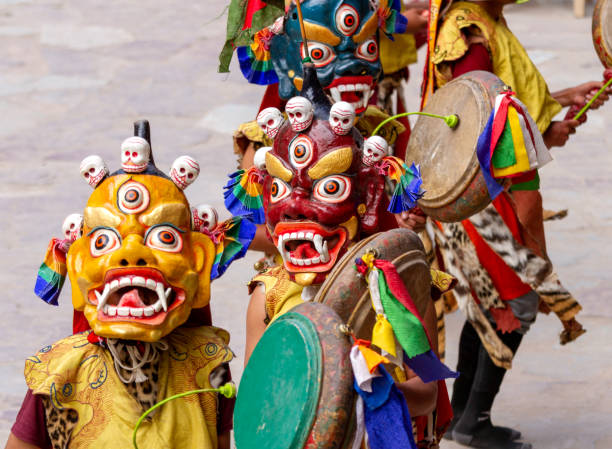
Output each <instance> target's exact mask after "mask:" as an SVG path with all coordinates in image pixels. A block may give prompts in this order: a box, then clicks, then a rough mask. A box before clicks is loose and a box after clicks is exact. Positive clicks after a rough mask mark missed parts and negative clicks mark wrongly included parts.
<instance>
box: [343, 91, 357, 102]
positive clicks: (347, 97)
mask: <svg viewBox="0 0 612 449" xmlns="http://www.w3.org/2000/svg"><path fill="white" fill-rule="evenodd" d="M340 97H341V98H342V101H348V102H349V103H356V102H358V101H360V100H361V97H360V96H359V95H357V93H356V91H350V92H342V93H341V94H340Z"/></svg>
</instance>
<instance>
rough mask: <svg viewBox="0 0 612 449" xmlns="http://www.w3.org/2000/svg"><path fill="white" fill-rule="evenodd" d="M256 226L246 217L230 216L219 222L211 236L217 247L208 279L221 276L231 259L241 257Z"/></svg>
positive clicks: (251, 239)
mask: <svg viewBox="0 0 612 449" xmlns="http://www.w3.org/2000/svg"><path fill="white" fill-rule="evenodd" d="M256 230H257V227H256V226H255V223H253V221H252V220H251V219H249V218H248V217H244V216H242V217H232V218H230V219H229V220H226V221H224V222H223V223H221V224H220V225H219V226H218V227H217V228H216V229H215V230H213V232H212V233H211V237H212V238H213V241H214V243H215V245H216V248H217V254H216V255H215V260H214V262H213V266H212V269H211V271H210V279H211V280H214V279H217V278H218V277H219V276H221V275H222V274H223V273H224V272H225V270H226V269H227V267H229V266H230V265H231V264H232V262H233V261H235V260H237V259H240V258H241V257H243V256H244V255H245V254H246V252H247V250H248V249H249V246H250V244H251V242H252V241H253V238H254V237H255V231H256Z"/></svg>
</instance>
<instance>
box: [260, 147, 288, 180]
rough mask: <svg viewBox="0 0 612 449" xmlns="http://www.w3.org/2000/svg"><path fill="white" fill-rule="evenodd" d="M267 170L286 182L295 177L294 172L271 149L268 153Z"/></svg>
mask: <svg viewBox="0 0 612 449" xmlns="http://www.w3.org/2000/svg"><path fill="white" fill-rule="evenodd" d="M266 170H267V171H268V173H270V175H271V176H274V177H276V178H280V179H282V180H283V181H285V182H290V181H291V180H292V179H293V173H292V172H291V170H289V169H288V168H286V167H285V166H284V165H283V163H282V162H281V160H280V159H279V158H277V157H276V156H274V155H273V154H272V153H271V152H270V151H268V152H267V153H266Z"/></svg>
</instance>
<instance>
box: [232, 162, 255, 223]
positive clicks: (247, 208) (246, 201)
mask: <svg viewBox="0 0 612 449" xmlns="http://www.w3.org/2000/svg"><path fill="white" fill-rule="evenodd" d="M262 183H263V177H262V175H261V173H260V172H259V170H258V169H257V168H256V167H251V168H249V169H248V170H246V171H245V170H238V171H237V172H235V173H233V174H231V175H230V179H229V181H228V182H227V184H226V185H225V192H224V193H223V195H224V197H225V207H226V208H227V210H228V211H230V213H231V214H232V215H234V216H246V217H247V218H248V217H250V218H251V219H252V220H253V222H255V223H256V224H263V223H265V220H266V219H265V215H264V209H263V200H262V190H263V185H262Z"/></svg>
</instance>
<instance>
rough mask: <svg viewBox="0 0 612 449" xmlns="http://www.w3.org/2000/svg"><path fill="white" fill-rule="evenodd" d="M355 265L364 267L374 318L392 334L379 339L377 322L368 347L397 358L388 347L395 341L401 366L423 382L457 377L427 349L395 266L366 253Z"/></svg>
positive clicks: (424, 334)
mask: <svg viewBox="0 0 612 449" xmlns="http://www.w3.org/2000/svg"><path fill="white" fill-rule="evenodd" d="M357 265H358V270H359V271H362V270H363V266H367V267H368V276H367V279H368V286H369V290H370V298H371V300H372V306H373V308H374V311H375V312H376V314H377V316H379V315H382V316H383V317H384V322H386V323H389V324H390V326H389V327H390V328H391V331H392V335H391V336H389V331H388V330H386V329H385V336H384V338H381V336H380V335H379V333H382V332H380V330H377V329H376V325H377V324H378V318H377V324H376V325H375V329H374V331H373V332H372V344H374V345H376V346H378V347H379V348H380V349H381V350H383V356H387V354H389V356H390V358H391V357H395V356H396V355H397V354H396V351H395V347H396V346H395V343H391V341H390V339H391V338H392V339H393V342H395V341H396V340H397V342H398V343H399V345H400V347H401V348H402V349H403V352H404V357H403V362H404V363H406V365H408V367H410V369H412V370H413V371H414V372H415V373H416V374H417V375H418V376H419V377H420V378H421V380H423V382H431V381H433V380H442V379H447V378H449V377H457V376H458V374H457V373H455V372H454V371H451V370H450V369H449V368H448V367H447V366H446V365H444V364H443V363H442V362H440V360H439V359H438V357H437V356H436V354H435V353H434V352H433V350H432V349H431V341H430V339H429V336H428V335H427V332H426V330H425V325H424V323H423V320H422V318H421V317H420V315H419V312H418V310H417V308H416V306H415V305H414V302H413V301H412V298H411V297H410V294H409V293H408V290H407V289H406V287H405V285H404V283H403V281H402V279H401V277H400V276H399V274H398V273H397V270H396V268H395V266H394V265H393V264H392V263H391V262H389V261H386V260H382V259H376V258H374V256H373V255H372V254H369V253H368V254H365V255H364V256H363V257H362V258H361V260H360V261H359V262H358V263H357ZM381 321H383V320H381ZM381 327H382V326H381ZM385 328H386V325H385ZM381 344H382V345H383V346H384V348H383V347H381V346H380V345H381ZM391 348H393V350H391ZM400 363H401V362H400Z"/></svg>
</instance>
